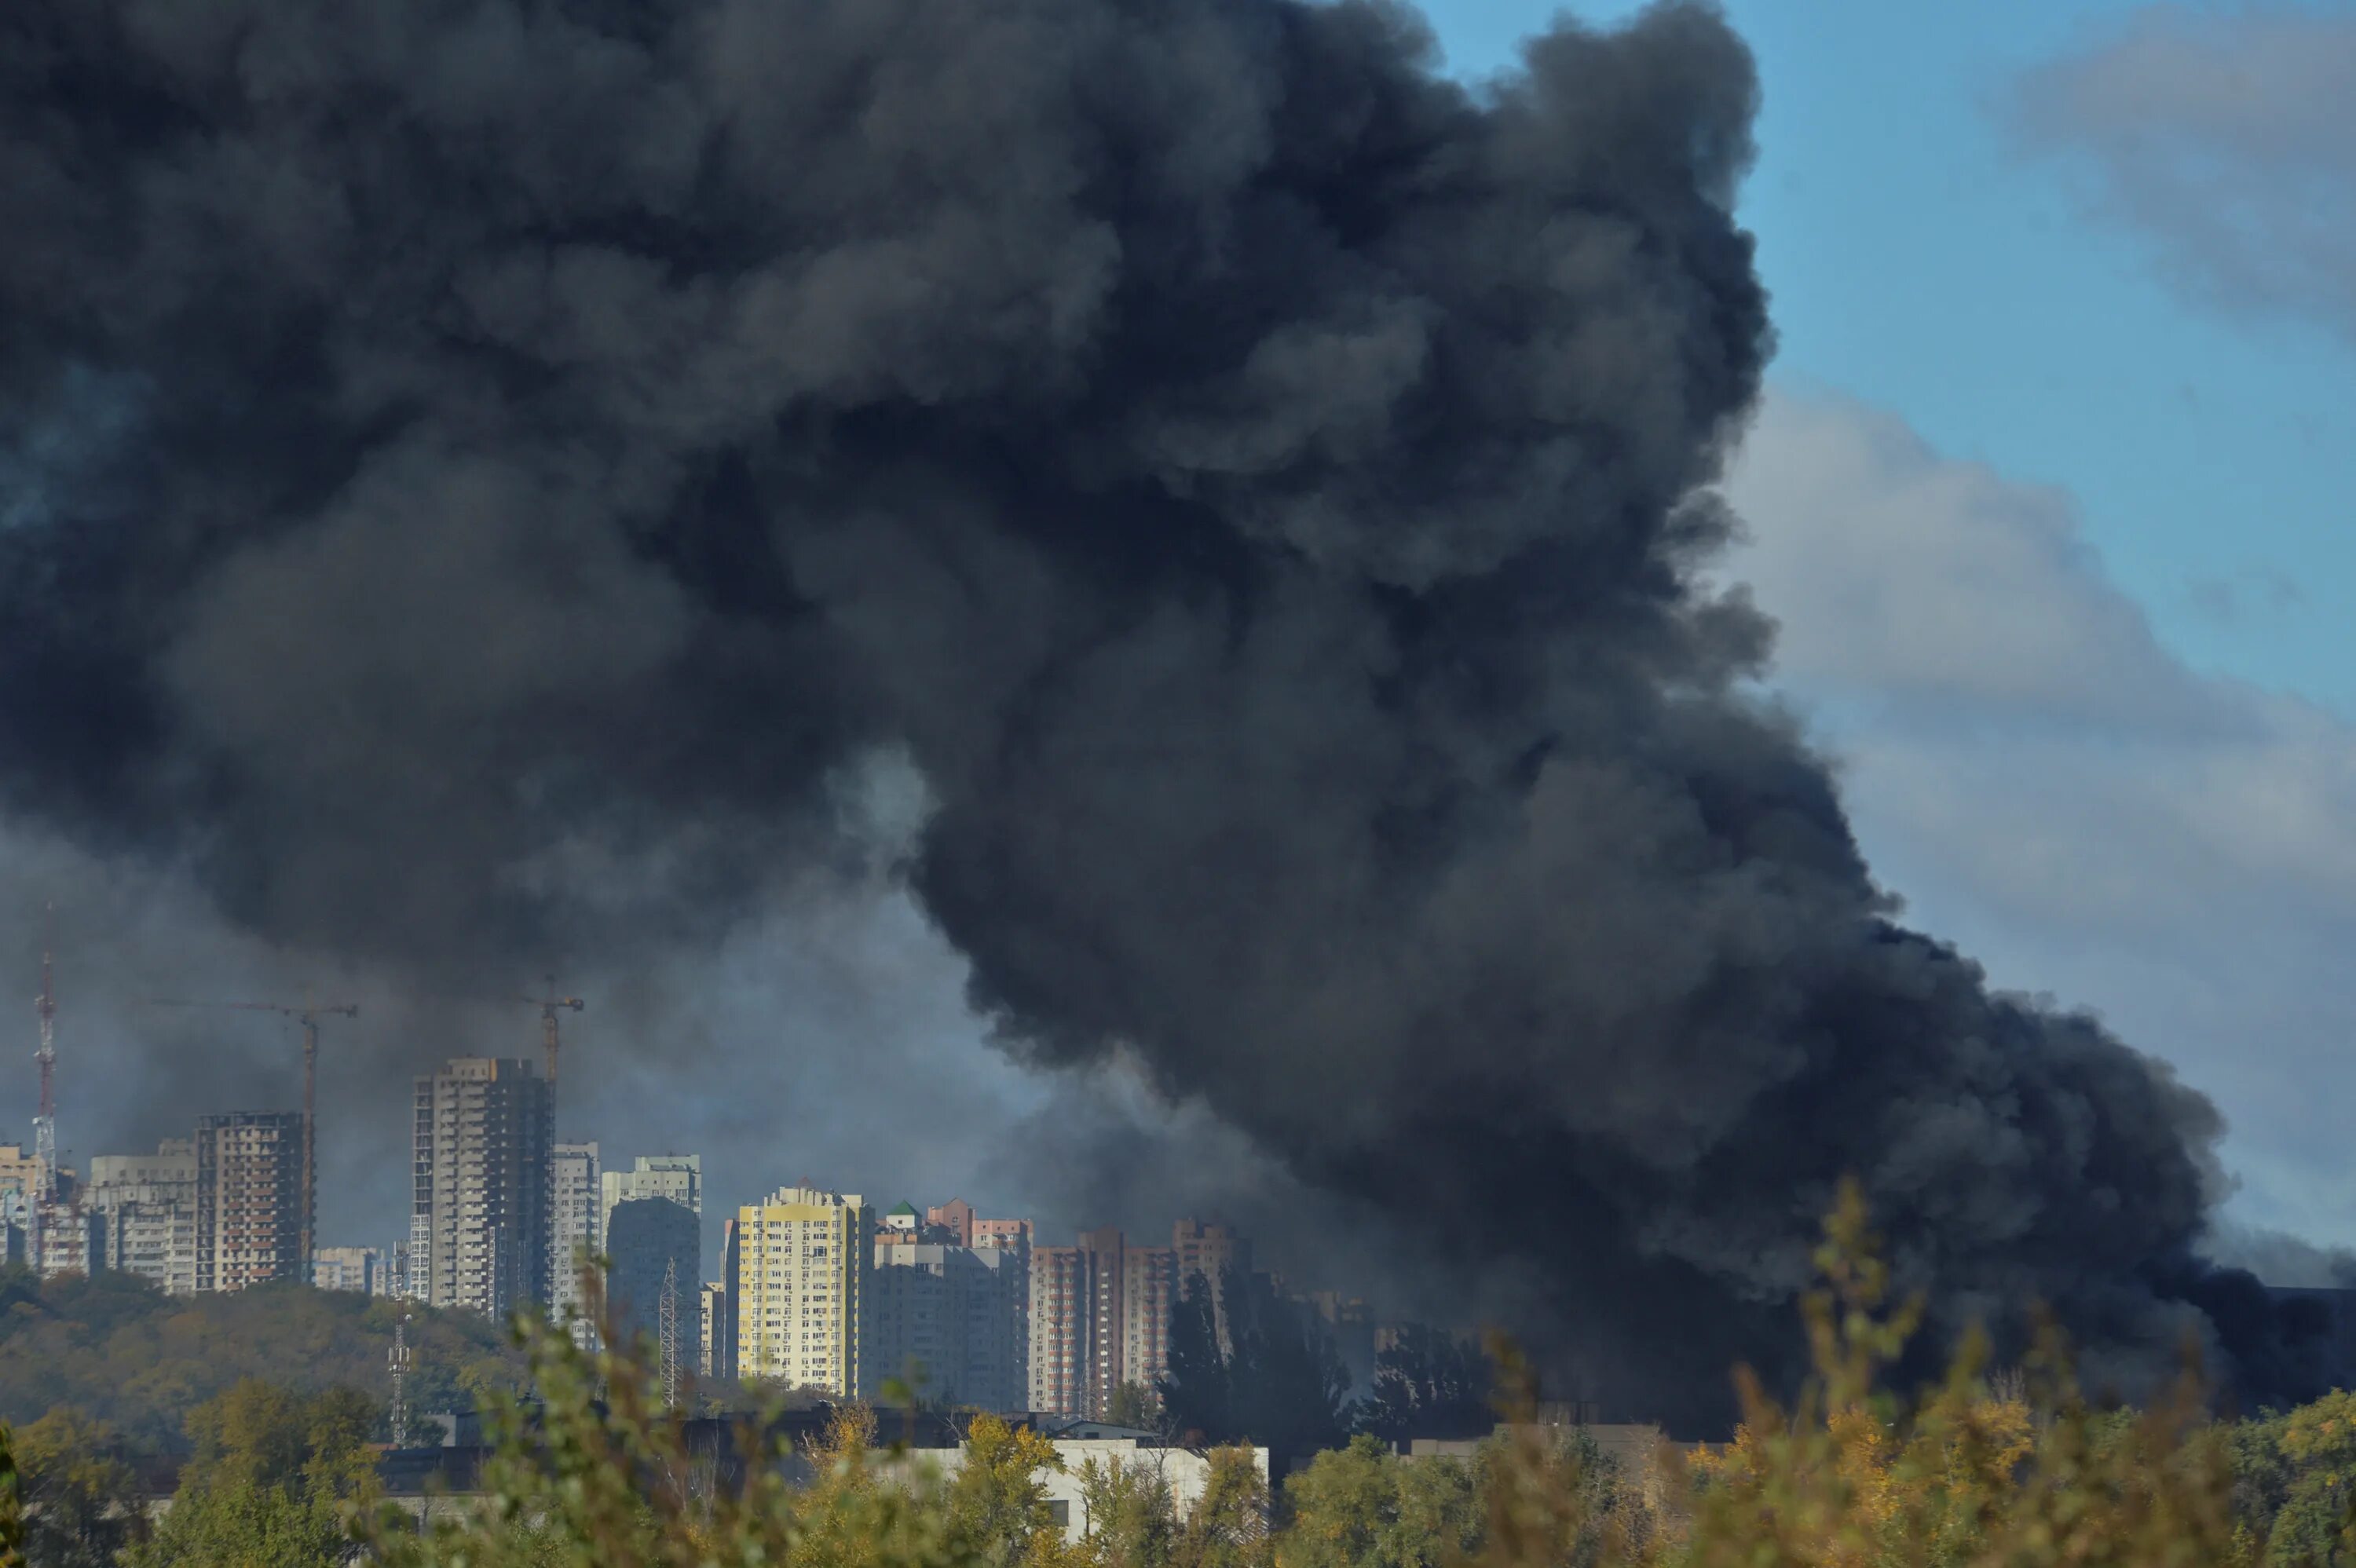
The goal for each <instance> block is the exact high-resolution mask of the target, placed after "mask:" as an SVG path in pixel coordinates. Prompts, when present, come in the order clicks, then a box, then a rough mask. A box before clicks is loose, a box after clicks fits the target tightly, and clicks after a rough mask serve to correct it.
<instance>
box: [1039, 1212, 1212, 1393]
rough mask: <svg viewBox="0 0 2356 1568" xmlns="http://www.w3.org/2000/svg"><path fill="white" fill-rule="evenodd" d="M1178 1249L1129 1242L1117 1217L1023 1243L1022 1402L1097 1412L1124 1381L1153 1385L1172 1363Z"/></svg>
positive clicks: (1147, 1385) (1144, 1385)
mask: <svg viewBox="0 0 2356 1568" xmlns="http://www.w3.org/2000/svg"><path fill="white" fill-rule="evenodd" d="M1177 1287H1178V1254H1177V1253H1176V1252H1175V1251H1173V1249H1171V1248H1169V1247H1133V1246H1130V1244H1129V1242H1128V1239H1127V1238H1126V1237H1124V1236H1123V1235H1122V1234H1121V1233H1120V1232H1119V1229H1118V1228H1117V1227H1114V1226H1110V1225H1108V1226H1106V1227H1104V1228H1103V1229H1101V1230H1096V1231H1087V1232H1082V1233H1081V1235H1080V1238H1079V1244H1078V1245H1076V1246H1070V1247H1033V1248H1032V1249H1031V1304H1030V1339H1031V1346H1030V1350H1031V1354H1030V1362H1031V1365H1030V1383H1031V1398H1030V1404H1031V1408H1032V1409H1033V1410H1041V1411H1054V1412H1057V1413H1064V1414H1071V1415H1087V1416H1093V1417H1095V1418H1097V1419H1098V1420H1101V1419H1103V1417H1104V1416H1105V1414H1106V1413H1107V1411H1108V1409H1109V1408H1110V1406H1111V1403H1112V1395H1113V1391H1114V1390H1116V1389H1118V1388H1119V1387H1120V1386H1121V1384H1123V1383H1136V1384H1138V1385H1140V1386H1141V1387H1143V1388H1147V1389H1151V1388H1152V1387H1153V1386H1154V1385H1155V1384H1156V1383H1158V1382H1159V1381H1161V1379H1162V1372H1163V1371H1166V1370H1167V1369H1168V1367H1169V1364H1170V1307H1171V1305H1172V1303H1173V1301H1175V1300H1176V1298H1177V1294H1178V1289H1177Z"/></svg>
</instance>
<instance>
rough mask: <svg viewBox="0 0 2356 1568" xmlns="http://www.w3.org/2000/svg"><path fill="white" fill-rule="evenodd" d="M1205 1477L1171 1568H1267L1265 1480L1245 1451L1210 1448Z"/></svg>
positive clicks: (1254, 1460)
mask: <svg viewBox="0 0 2356 1568" xmlns="http://www.w3.org/2000/svg"><path fill="white" fill-rule="evenodd" d="M1210 1466H1211V1473H1210V1475H1209V1476H1208V1477H1206V1478H1205V1482H1204V1486H1203V1495H1202V1496H1201V1497H1200V1498H1198V1499H1195V1502H1194V1512H1193V1513H1192V1514H1190V1515H1188V1516H1187V1519H1186V1528H1185V1530H1184V1531H1183V1532H1182V1533H1181V1534H1180V1535H1179V1538H1178V1542H1177V1551H1176V1552H1175V1556H1174V1560H1175V1562H1176V1563H1177V1568H1267V1564H1268V1563H1269V1530H1268V1477H1267V1476H1266V1475H1265V1474H1264V1473H1262V1471H1261V1469H1260V1467H1259V1458H1258V1455H1256V1454H1254V1453H1253V1452H1252V1451H1251V1450H1250V1449H1248V1448H1240V1447H1226V1448H1214V1449H1212V1450H1211V1453H1210Z"/></svg>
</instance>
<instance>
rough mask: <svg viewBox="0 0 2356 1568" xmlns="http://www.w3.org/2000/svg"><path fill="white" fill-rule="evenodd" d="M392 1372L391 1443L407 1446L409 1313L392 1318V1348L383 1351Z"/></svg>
mask: <svg viewBox="0 0 2356 1568" xmlns="http://www.w3.org/2000/svg"><path fill="white" fill-rule="evenodd" d="M384 1359H385V1361H386V1364H387V1365H388V1367H389V1368H390V1369H391V1372H392V1445H393V1446H394V1447H396V1448H406V1447H408V1446H409V1359H410V1351H409V1314H408V1313H406V1312H404V1313H402V1315H401V1316H400V1317H397V1318H395V1319H393V1324H392V1349H390V1350H387V1351H386V1352H385V1358H384Z"/></svg>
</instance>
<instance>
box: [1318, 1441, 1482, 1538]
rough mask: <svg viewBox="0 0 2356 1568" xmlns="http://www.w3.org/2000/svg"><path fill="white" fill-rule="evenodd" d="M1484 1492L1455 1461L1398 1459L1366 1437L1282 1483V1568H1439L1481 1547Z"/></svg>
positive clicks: (1320, 1457) (1470, 1469)
mask: <svg viewBox="0 0 2356 1568" xmlns="http://www.w3.org/2000/svg"><path fill="white" fill-rule="evenodd" d="M1482 1492H1483V1488H1482V1486H1481V1485H1480V1482H1479V1479H1478V1477H1476V1475H1475V1473H1474V1470H1473V1467H1471V1466H1468V1465H1465V1464H1464V1463H1462V1461H1460V1460H1456V1459H1452V1458H1434V1459H1418V1460H1414V1461H1412V1462H1406V1461H1402V1460H1400V1459H1399V1458H1398V1456H1396V1455H1394V1454H1393V1453H1392V1452H1391V1451H1390V1449H1389V1448H1387V1446H1385V1445H1384V1444H1383V1442H1382V1440H1381V1439H1380V1438H1378V1437H1374V1436H1371V1435H1366V1434H1364V1433H1361V1434H1360V1435H1357V1436H1355V1437H1354V1438H1352V1439H1351V1440H1350V1443H1349V1445H1348V1446H1347V1447H1345V1448H1341V1449H1336V1450H1331V1451H1328V1452H1326V1453H1323V1454H1320V1455H1318V1456H1317V1457H1316V1458H1314V1459H1312V1460H1311V1461H1310V1463H1309V1465H1308V1467H1306V1468H1304V1469H1301V1470H1297V1471H1295V1472H1294V1473H1293V1474H1292V1476H1291V1477H1290V1478H1289V1479H1287V1480H1286V1482H1285V1483H1284V1495H1285V1500H1286V1501H1287V1502H1288V1503H1290V1505H1291V1509H1292V1527H1291V1528H1290V1530H1288V1531H1285V1533H1284V1534H1283V1535H1282V1536H1281V1537H1280V1538H1279V1540H1278V1542H1277V1548H1276V1563H1277V1568H1436V1565H1437V1564H1440V1563H1447V1562H1453V1561H1457V1560H1459V1559H1461V1558H1462V1557H1464V1556H1466V1555H1468V1554H1469V1553H1471V1552H1472V1551H1473V1550H1474V1549H1475V1548H1477V1547H1478V1546H1479V1545H1480V1542H1481V1523H1482Z"/></svg>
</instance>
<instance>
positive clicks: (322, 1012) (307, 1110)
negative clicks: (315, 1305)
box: [156, 1000, 360, 1284]
mask: <svg viewBox="0 0 2356 1568" xmlns="http://www.w3.org/2000/svg"><path fill="white" fill-rule="evenodd" d="M156 1005H157V1006H158V1007H166V1008H234V1009H236V1010H238V1011H241V1012H249V1013H276V1014H278V1015H279V1016H280V1017H282V1018H290V1019H295V1021H296V1022H298V1023H300V1024H301V1025H302V1026H303V1222H302V1228H301V1231H300V1232H299V1237H298V1240H297V1243H296V1244H297V1246H298V1247H299V1248H300V1249H301V1254H300V1255H301V1260H302V1261H301V1263H300V1264H299V1265H298V1266H299V1268H300V1271H301V1272H300V1274H299V1275H298V1277H299V1278H301V1279H302V1280H304V1281H305V1283H306V1284H307V1283H308V1282H309V1280H310V1277H311V1254H312V1253H313V1252H314V1251H315V1250H316V1248H315V1243H316V1237H315V1236H314V1235H313V1234H312V1226H313V1224H314V1222H315V1221H316V1219H317V1211H318V1202H319V1189H318V1168H317V1163H316V1161H317V1144H318V1138H317V1136H316V1134H315V1132H314V1130H313V1129H314V1127H315V1126H316V1124H317V1116H318V1090H319V1020H320V1019H327V1018H344V1019H356V1018H358V1017H359V1016H360V1007H359V1003H358V1002H332V1003H326V1004H321V1003H316V1002H311V1001H307V1000H306V1001H304V1002H302V1003H300V1004H297V1003H294V1002H190V1001H161V1002H158V1003H157V1004H156Z"/></svg>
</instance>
